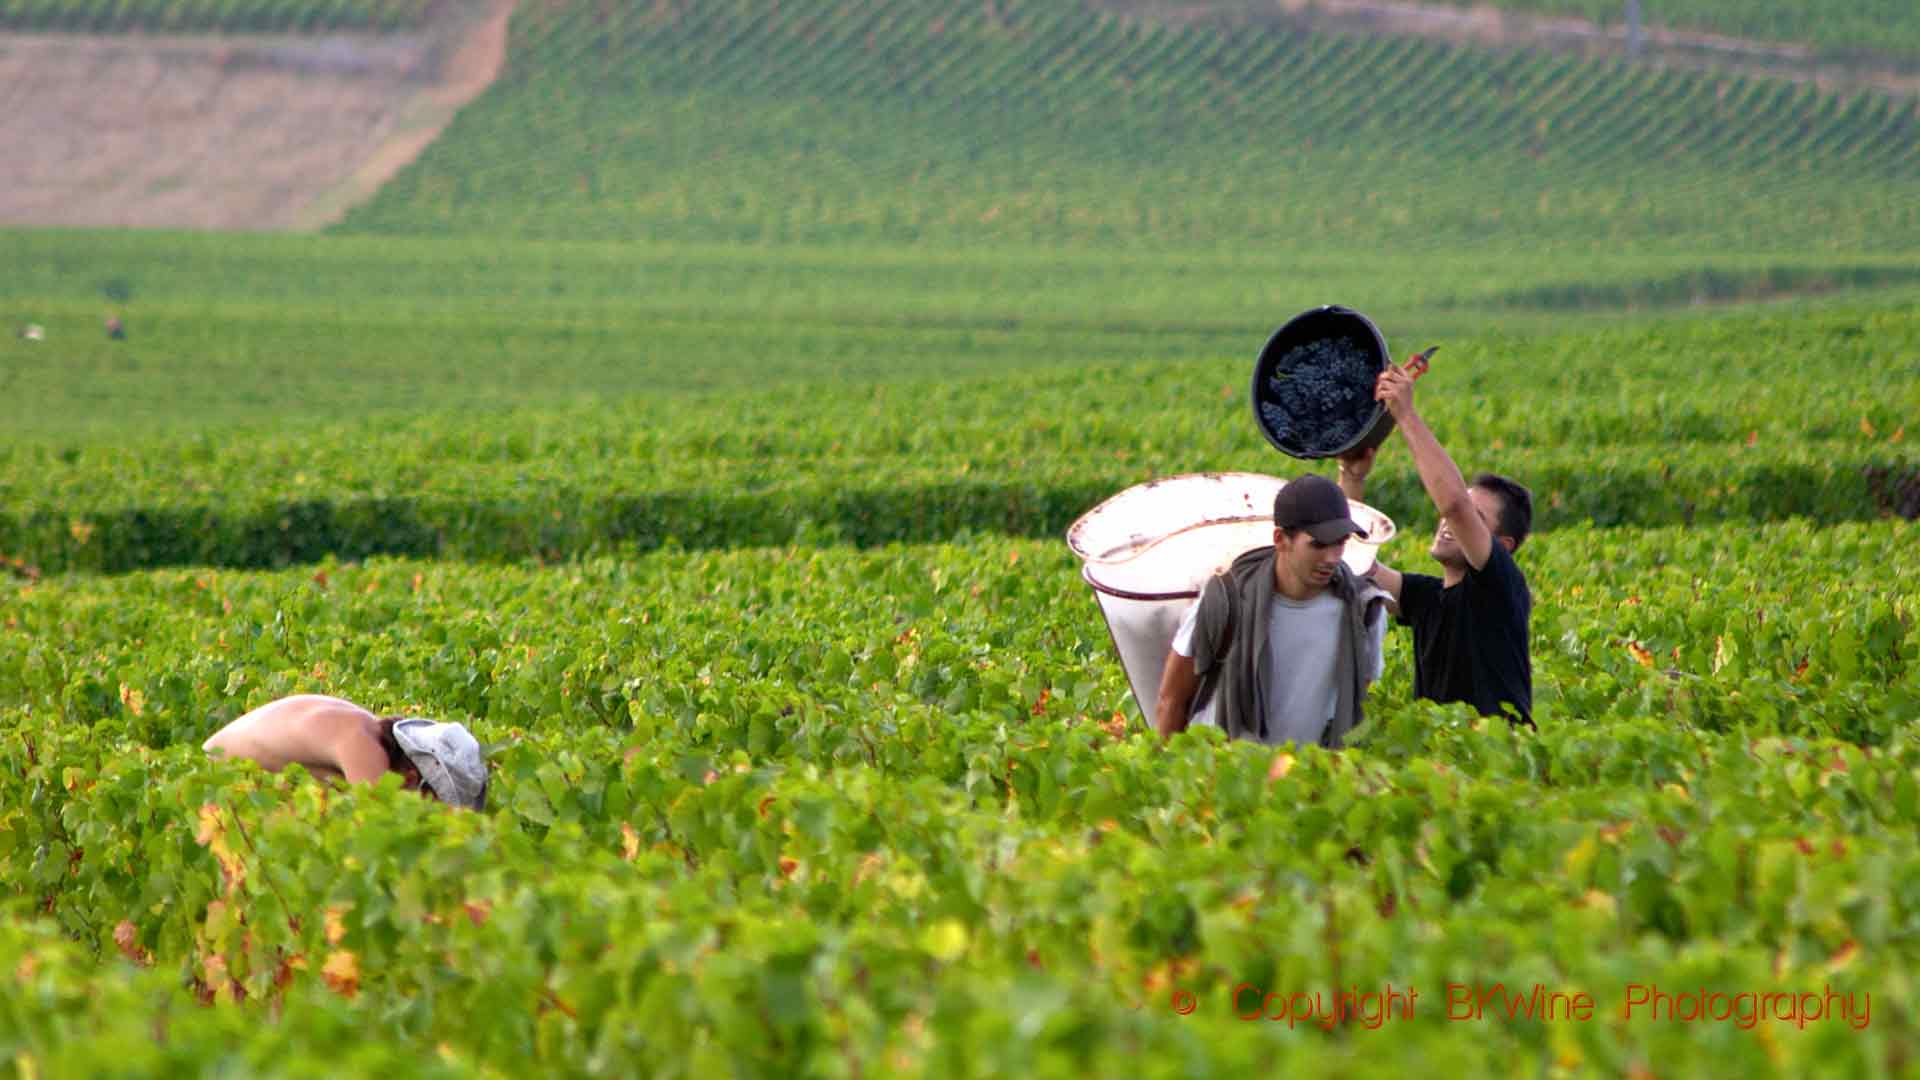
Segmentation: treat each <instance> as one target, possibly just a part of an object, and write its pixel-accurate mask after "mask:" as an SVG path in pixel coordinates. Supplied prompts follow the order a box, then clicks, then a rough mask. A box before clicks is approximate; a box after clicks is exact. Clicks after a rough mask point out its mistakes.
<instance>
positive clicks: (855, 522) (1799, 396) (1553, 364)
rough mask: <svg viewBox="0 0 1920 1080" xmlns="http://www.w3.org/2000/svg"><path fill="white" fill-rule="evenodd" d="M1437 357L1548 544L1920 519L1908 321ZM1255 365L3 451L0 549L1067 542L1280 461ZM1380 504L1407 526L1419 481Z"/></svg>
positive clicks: (18, 555) (123, 554)
mask: <svg viewBox="0 0 1920 1080" xmlns="http://www.w3.org/2000/svg"><path fill="white" fill-rule="evenodd" d="M1247 336H1248V338H1249V340H1250V341H1255V342H1257V340H1258V334H1255V333H1249V334H1248V335H1247ZM1444 340H1446V342H1447V356H1448V360H1447V364H1446V367H1445V369H1444V370H1443V372H1442V373H1441V374H1439V375H1437V376H1436V377H1435V379H1434V381H1433V383H1432V385H1433V386H1434V387H1435V388H1436V394H1435V397H1434V400H1433V402H1432V404H1431V406H1430V409H1431V415H1432V416H1433V418H1434V422H1435V423H1436V424H1438V425H1440V426H1441V428H1442V429H1443V430H1447V431H1449V432H1450V433H1454V434H1452V436H1451V440H1452V443H1453V446H1454V449H1455V451H1456V453H1459V454H1461V455H1463V456H1465V457H1466V458H1469V459H1472V460H1479V461H1498V462H1500V463H1501V467H1503V468H1505V469H1508V470H1511V471H1514V472H1516V473H1522V474H1524V475H1526V476H1527V477H1528V478H1529V483H1530V484H1532V485H1533V486H1534V487H1535V489H1536V490H1537V491H1538V492H1539V494H1540V497H1541V500H1542V506H1541V512H1542V522H1543V526H1544V527H1554V526H1557V525H1561V524H1566V523H1569V522H1575V521H1592V522H1599V523H1602V524H1610V525H1634V526H1642V527H1645V526H1661V525H1675V524H1681V523H1701V524H1704V523H1707V522H1736V521H1749V522H1764V521H1771V520H1778V519H1781V518H1786V517H1803V518H1810V519H1814V520H1820V521H1827V522H1838V521H1857V520H1872V519H1875V518H1877V517H1879V516H1881V515H1884V514H1890V513H1905V514H1908V515H1911V514H1913V513H1915V512H1916V510H1915V509H1904V507H1905V506H1906V500H1907V496H1906V495H1904V494H1903V492H1904V491H1905V490H1906V486H1907V485H1912V486H1913V487H1915V488H1920V460H1916V458H1915V450H1914V447H1915V446H1916V445H1920V443H1916V440H1920V428H1916V429H1914V430H1912V431H1909V430H1908V429H1909V427H1910V426H1911V425H1913V423H1914V420H1915V418H1916V417H1920V368H1916V366H1915V360H1914V359H1913V357H1914V356H1915V355H1916V345H1917V344H1920V317H1916V316H1915V315H1914V314H1913V313H1912V312H1911V311H1910V310H1896V309H1889V310H1884V311H1872V310H1865V311H1848V310H1844V309H1842V310H1838V311H1835V312H1832V313H1829V314H1826V315H1823V316H1813V315H1807V314H1803V315H1801V316H1800V317H1799V318H1797V319H1794V320H1792V321H1788V320H1786V319H1782V318H1779V317H1747V318H1728V319H1724V320H1718V321H1712V322H1699V323H1687V322H1677V323H1674V324H1672V325H1669V326H1664V327H1655V328H1652V329H1645V330H1642V329H1634V330H1624V331H1607V332H1596V333H1592V334H1588V335H1563V336H1561V337H1558V338H1554V339H1545V340H1533V341H1529V340H1525V339H1521V340H1514V341H1500V340H1474V339H1471V338H1468V339H1464V340H1460V339H1444ZM1424 343H1427V342H1423V344H1424ZM1251 351H1252V350H1251V349H1249V352H1251ZM1618 357H1633V358H1634V359H1633V361H1632V362H1631V369H1630V370H1629V369H1626V368H1624V367H1622V366H1619V365H1617V364H1615V363H1614V358H1618ZM1250 364H1251V361H1250V360H1248V359H1245V358H1242V359H1240V360H1231V359H1229V360H1222V361H1218V362H1212V363H1206V364H1183V365H1178V366H1168V365H1165V364H1157V363H1134V364H1125V363H1115V362H1108V363H1099V364H1087V365H1081V366H1077V367H1075V368H1074V369H1073V370H1068V371H1028V372H1023V373H1000V374H996V375H993V376H990V377H989V376H986V375H984V374H983V375H977V376H974V377H962V376H960V375H958V374H949V375H947V376H945V377H939V376H937V375H934V374H932V373H925V374H922V375H920V376H919V377H902V378H900V379H898V380H895V381H892V382H890V383H889V384H885V385H876V386H873V387H871V388H870V389H868V390H866V391H864V392H862V393H859V394H848V395H845V396H824V397H823V396H820V395H817V394H815V393H813V392H812V391H811V390H808V389H804V387H806V386H808V385H809V384H806V383H803V382H798V381H793V380H788V381H787V383H786V385H781V384H780V383H775V384H774V385H770V386H767V387H764V388H760V389H756V390H745V389H734V390H728V391H724V392H718V393H709V394H696V395H676V396H671V397H665V396H663V397H658V398H653V399H642V400H640V401H637V402H634V403H631V404H628V405H624V406H610V405H606V404H599V403H596V404H592V405H587V406H580V407H575V408H570V409H564V410H551V411H541V410H526V411H523V412H522V413H520V414H518V415H513V416H506V417H500V418H498V419H496V420H495V421H493V422H491V423H489V424H488V425H487V426H486V427H485V428H484V429H476V428H475V426H474V421H473V418H472V417H471V416H470V415H452V414H449V415H442V416H438V417H421V418H416V419H412V420H409V421H406V422H404V423H395V422H393V421H391V420H386V419H373V420H368V421H364V422H358V423H341V422H334V423H330V424H327V425H324V426H321V427H318V428H316V429H310V430H299V431H287V432H277V433H266V432H256V433H253V434H251V435H249V436H248V437H246V438H231V439H213V438H210V437H209V436H208V434H207V433H205V432H195V433H191V434H184V435H180V436H175V437H173V438H157V437H155V438H148V439H143V440H140V441H138V442H136V443H134V444H132V445H126V444H124V443H123V444H113V443H103V444H96V445H75V444H72V443H67V442H48V443H41V444H33V443H28V442H25V441H21V442H18V443H16V444H15V445H13V446H11V447H7V448H4V449H0V493H4V495H5V497H6V505H5V508H4V510H0V555H7V556H10V557H12V558H15V559H19V560H21V561H22V562H24V563H25V564H27V565H30V566H33V567H35V568H37V569H38V570H39V571H41V572H45V573H52V572H57V571H61V570H67V569H93V570H107V571H115V572H118V571H125V570H130V569H138V568H142V567H149V566H156V565H177V564H183V563H184V564H215V565H227V566H274V565H281V564H284V563H287V562H290V561H291V562H298V561H307V560H311V559H316V558H320V557H322V556H324V555H325V554H327V553H329V552H331V553H334V554H336V555H340V556H343V557H361V556H365V555H370V554H377V553H383V552H384V553H389V554H409V555H415V556H440V557H458V558H468V559H490V560H517V559H526V558H541V559H561V558H565V557H569V556H574V555H580V554H586V553H595V552H601V553H605V552H613V551H620V550H650V549H652V548H655V547H658V546H661V545H677V546H681V547H684V548H714V547H736V546H742V545H768V544H787V543H795V542H799V543H824V542H845V543H855V544H861V545H878V544H884V543H888V542H921V541H927V540H932V539H937V538H940V537H946V536H952V535H956V534H960V533H966V532H980V533H998V534H1011V535H1015V536H1027V537H1035V536H1057V535H1059V534H1060V532H1061V530H1063V529H1064V528H1065V527H1066V525H1067V524H1068V523H1069V522H1070V521H1071V520H1072V518H1073V517H1074V516H1075V515H1077V514H1078V513H1079V512H1080V511H1081V510H1084V509H1085V508H1086V507H1088V506H1090V505H1092V504H1093V503H1094V502H1097V501H1098V500H1099V499H1100V498H1103V497H1104V496H1105V495H1106V494H1110V493H1111V492H1113V491H1117V490H1119V489H1120V488H1122V487H1125V486H1127V485H1129V484H1131V483H1135V482H1138V481H1139V480H1141V479H1143V478H1146V477H1150V476H1154V475H1162V474H1166V473H1170V472H1182V471H1198V470H1204V469H1236V468H1247V469H1253V470H1256V471H1265V470H1267V469H1270V468H1273V467H1275V466H1276V464H1278V463H1276V462H1275V461H1274V458H1273V453H1272V451H1271V450H1269V449H1268V448H1266V447H1265V446H1264V445H1263V444H1262V443H1261V441H1260V440H1259V438H1258V436H1257V434H1256V433H1255V432H1254V430H1253V428H1252V426H1251V423H1250V421H1249V420H1248V418H1247V410H1248V403H1247V400H1246V389H1245V385H1244V384H1245V379H1246V373H1247V371H1248V370H1249V369H1250ZM1143 402H1166V403H1177V405H1163V406H1159V407H1157V408H1152V409H1148V408H1146V407H1145V406H1143V404H1142V403H1143ZM1065 417H1073V418H1075V419H1074V420H1073V421H1072V422H1067V421H1066V420H1064V419H1062V418H1065ZM1380 494H1381V497H1382V498H1385V499H1387V500H1389V501H1391V502H1396V503H1406V504H1411V505H1419V504H1420V498H1421V496H1420V494H1419V491H1418V488H1417V485H1416V484H1415V482H1414V479H1413V477H1412V476H1411V475H1403V476H1401V477H1399V478H1398V479H1386V480H1383V481H1382V486H1381V488H1380Z"/></svg>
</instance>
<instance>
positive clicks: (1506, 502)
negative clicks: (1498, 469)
mask: <svg viewBox="0 0 1920 1080" xmlns="http://www.w3.org/2000/svg"><path fill="white" fill-rule="evenodd" d="M1473 486H1474V487H1477V488H1483V489H1485V490H1487V491H1491V492H1493V493H1494V494H1495V495H1498V496H1500V521H1499V523H1498V532H1499V535H1501V536H1505V537H1508V538H1510V539H1512V540H1513V550H1515V551H1519V550H1520V545H1521V544H1524V543H1526V540H1527V534H1528V533H1530V532H1532V531H1533V492H1531V491H1528V490H1527V489H1526V488H1524V487H1522V486H1521V485H1520V484H1519V483H1518V482H1516V481H1513V480H1509V479H1507V478H1506V477H1504V476H1501V475H1500V474H1498V473H1490V472H1489V473H1481V474H1480V475H1479V476H1476V477H1474V478H1473Z"/></svg>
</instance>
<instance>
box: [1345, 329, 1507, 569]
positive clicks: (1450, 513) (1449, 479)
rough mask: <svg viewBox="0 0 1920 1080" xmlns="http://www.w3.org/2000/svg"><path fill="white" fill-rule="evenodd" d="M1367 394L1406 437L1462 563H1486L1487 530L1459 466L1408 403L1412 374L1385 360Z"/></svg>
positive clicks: (1489, 534)
mask: <svg viewBox="0 0 1920 1080" xmlns="http://www.w3.org/2000/svg"><path fill="white" fill-rule="evenodd" d="M1373 396H1374V399H1375V400H1377V401H1380V402H1382V403H1384V404H1385V405H1386V407H1387V411H1388V412H1390V413H1392V414H1393V421H1394V424H1395V425H1396V426H1397V427H1399V429H1400V435H1401V437H1403V438H1405V439H1406V440H1407V449H1408V450H1409V451H1411V452H1412V453H1413V466H1414V468H1415V469H1417V470H1418V471H1419V473H1420V484H1421V486H1423V487H1425V488H1426V489H1427V497H1428V498H1430V499H1432V500H1433V505H1434V507H1435V509H1437V510H1439V511H1440V517H1441V519H1442V520H1443V521H1445V522H1446V524H1447V527H1448V528H1449V529H1451V530H1453V538H1454V540H1455V541H1457V542H1458V543H1459V545H1460V551H1461V553H1462V554H1464V555H1465V556H1466V557H1467V562H1468V563H1470V564H1472V566H1473V568H1474V569H1475V570H1478V569H1480V568H1481V567H1483V566H1485V565H1487V555H1488V554H1489V553H1490V552H1491V551H1492V548H1493V532H1492V531H1491V530H1490V529H1488V528H1487V523H1486V522H1485V521H1484V520H1482V519H1481V517H1480V511H1479V509H1478V508H1476V507H1475V506H1474V505H1473V497H1472V496H1471V495H1469V494H1468V493H1467V481H1466V478H1465V477H1462V476H1461V475H1460V467H1459V466H1458V465H1455V464H1454V463H1453V458H1451V457H1449V456H1447V451H1446V448H1445V447H1443V446H1441V445H1440V440H1439V439H1436V438H1435V437H1434V435H1433V431H1432V430H1431V429H1430V428H1428V427H1427V422H1426V421H1425V420H1423V419H1421V417H1420V413H1419V411H1418V410H1416V409H1415V408H1414V407H1413V376H1411V375H1409V374H1407V369H1406V368H1403V367H1401V366H1399V365H1398V364H1388V365H1387V370H1385V371H1383V372H1381V373H1380V379H1379V381H1378V382H1376V383H1375V384H1374V391H1373Z"/></svg>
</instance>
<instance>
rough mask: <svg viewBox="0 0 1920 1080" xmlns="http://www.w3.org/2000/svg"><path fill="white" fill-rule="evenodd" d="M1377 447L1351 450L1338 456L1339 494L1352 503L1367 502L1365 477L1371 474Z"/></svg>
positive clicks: (1378, 450)
mask: <svg viewBox="0 0 1920 1080" xmlns="http://www.w3.org/2000/svg"><path fill="white" fill-rule="evenodd" d="M1379 453H1380V448H1379V447H1378V446H1369V447H1367V448H1366V449H1365V450H1351V451H1348V452H1347V453H1344V454H1341V455H1340V493H1341V494H1343V495H1345V496H1346V497H1347V498H1348V499H1349V500H1351V501H1353V502H1366V501H1367V476H1368V474H1370V473H1372V472H1373V459H1374V457H1375V456H1376V455H1377V454H1379Z"/></svg>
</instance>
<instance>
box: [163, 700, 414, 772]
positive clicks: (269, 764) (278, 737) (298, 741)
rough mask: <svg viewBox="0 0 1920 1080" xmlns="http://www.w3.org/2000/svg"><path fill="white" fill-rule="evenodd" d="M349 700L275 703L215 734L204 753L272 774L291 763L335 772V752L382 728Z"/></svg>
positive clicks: (262, 707) (258, 709)
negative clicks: (372, 729) (236, 759)
mask: <svg viewBox="0 0 1920 1080" xmlns="http://www.w3.org/2000/svg"><path fill="white" fill-rule="evenodd" d="M377 719H378V718H377V717H375V716H374V715H373V714H372V713H370V712H368V711H367V710H366V709H363V708H361V707H360V706H358V705H356V704H354V703H353V702H351V701H348V700H346V699H345V698H337V697H330V696H328V695H325V694H295V695H293V696H291V697H284V698H281V699H279V700H277V701H270V702H268V703H267V704H265V705H262V706H260V707H259V708H256V709H253V710H251V711H249V712H247V713H246V714H245V715H243V716H241V717H240V718H239V719H237V720H235V721H233V722H232V723H230V724H228V725H227V726H226V727H223V728H221V729H220V730H219V731H216V732H214V733H213V735H212V736H211V737H209V738H208V739H207V741H206V742H205V743H202V744H201V747H202V749H205V750H207V751H208V752H210V753H211V752H219V753H222V754H225V755H227V756H229V757H241V758H247V759H250V760H252V761H257V762H259V763H260V764H261V765H263V766H265V767H266V768H267V769H269V770H279V769H281V768H284V767H285V766H286V765H288V764H289V763H291V762H296V761H297V762H300V763H302V764H304V765H308V766H309V767H314V766H332V765H334V764H335V763H334V760H333V759H334V758H335V756H336V754H335V751H334V747H335V746H336V745H337V744H338V743H339V741H340V739H341V738H342V737H349V738H351V737H353V736H354V735H355V734H356V733H358V732H360V731H364V730H365V729H366V727H367V726H368V725H370V724H372V723H375V722H377Z"/></svg>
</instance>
